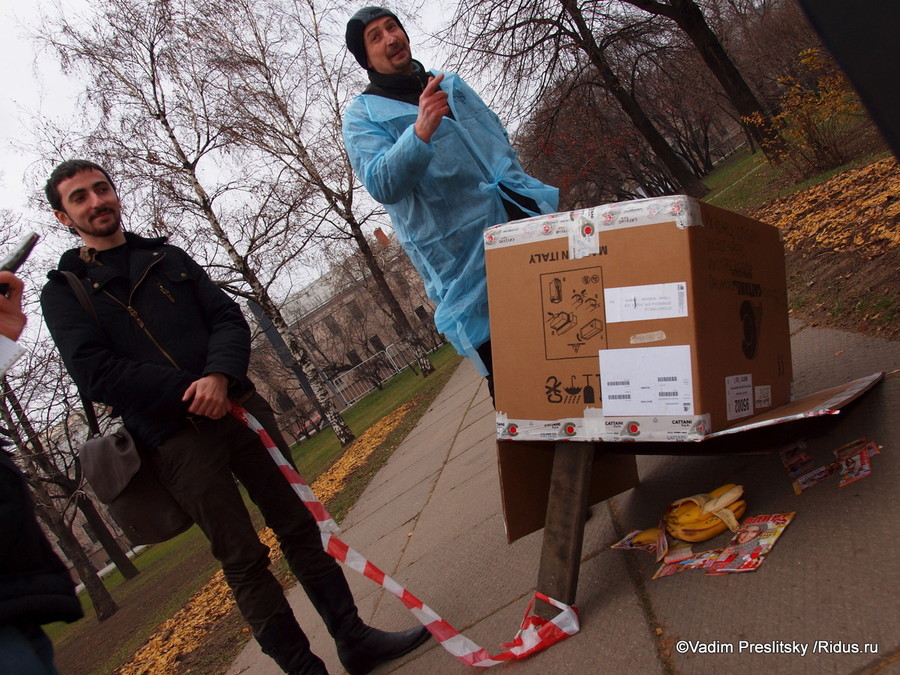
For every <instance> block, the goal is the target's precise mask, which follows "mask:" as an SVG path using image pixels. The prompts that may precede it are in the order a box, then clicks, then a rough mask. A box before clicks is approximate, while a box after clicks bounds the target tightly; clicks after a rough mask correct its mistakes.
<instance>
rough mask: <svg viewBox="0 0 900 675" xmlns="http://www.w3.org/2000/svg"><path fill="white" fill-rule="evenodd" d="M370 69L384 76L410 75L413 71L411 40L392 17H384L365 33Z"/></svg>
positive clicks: (377, 20) (364, 38) (374, 22)
mask: <svg viewBox="0 0 900 675" xmlns="http://www.w3.org/2000/svg"><path fill="white" fill-rule="evenodd" d="M363 44H365V47H366V60H367V61H368V62H369V68H371V69H373V70H374V71H375V72H377V73H382V74H383V75H401V74H403V75H409V74H410V73H411V72H412V71H413V64H412V52H411V51H410V49H409V38H408V37H406V33H405V32H404V31H403V29H402V28H401V27H400V26H399V25H398V24H397V21H396V20H395V19H394V17H392V16H383V17H381V18H379V19H375V20H374V21H372V22H371V23H369V24H367V25H366V28H365V30H364V31H363Z"/></svg>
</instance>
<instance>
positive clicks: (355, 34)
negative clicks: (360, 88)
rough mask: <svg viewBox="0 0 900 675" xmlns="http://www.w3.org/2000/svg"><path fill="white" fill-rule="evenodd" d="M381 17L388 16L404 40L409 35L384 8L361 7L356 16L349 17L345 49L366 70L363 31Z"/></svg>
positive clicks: (367, 63)
mask: <svg viewBox="0 0 900 675" xmlns="http://www.w3.org/2000/svg"><path fill="white" fill-rule="evenodd" d="M383 16H389V17H391V18H393V19H394V21H396V22H397V25H398V26H400V30H402V31H403V34H404V35H406V38H407V39H409V35H408V34H407V33H406V29H405V28H404V27H403V24H402V23H400V19H398V18H397V15H396V14H394V13H393V12H392V11H391V10H389V9H385V8H384V7H363V8H362V9H361V10H359V11H358V12H357V13H356V14H354V15H353V16H351V17H350V20H349V21H348V22H347V34H346V40H347V49H349V50H350V53H351V54H353V56H355V57H356V60H357V62H359V65H361V66H362V67H363V68H366V69H368V67H369V60H368V59H367V58H366V45H365V42H364V41H363V31H364V30H365V29H366V26H368V25H369V24H370V23H372V22H373V21H374V20H375V19H380V18H381V17H383Z"/></svg>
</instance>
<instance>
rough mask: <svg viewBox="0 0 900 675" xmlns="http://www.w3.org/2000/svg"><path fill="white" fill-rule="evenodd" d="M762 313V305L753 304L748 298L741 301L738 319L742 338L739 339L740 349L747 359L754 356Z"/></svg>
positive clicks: (757, 344) (757, 345)
mask: <svg viewBox="0 0 900 675" xmlns="http://www.w3.org/2000/svg"><path fill="white" fill-rule="evenodd" d="M761 314H762V307H761V306H759V305H757V306H756V307H754V306H753V303H751V302H750V301H749V300H744V302H742V303H741V309H740V320H741V326H742V327H743V340H741V350H742V351H743V352H744V356H746V357H747V358H748V359H752V358H755V357H756V350H757V348H758V347H759V324H760V319H761V318H762V317H761Z"/></svg>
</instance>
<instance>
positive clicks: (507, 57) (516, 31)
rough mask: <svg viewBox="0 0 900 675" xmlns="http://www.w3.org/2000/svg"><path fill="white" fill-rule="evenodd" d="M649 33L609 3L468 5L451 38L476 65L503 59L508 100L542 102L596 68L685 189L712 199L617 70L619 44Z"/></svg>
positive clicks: (461, 8)
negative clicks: (543, 94) (545, 94)
mask: <svg viewBox="0 0 900 675" xmlns="http://www.w3.org/2000/svg"><path fill="white" fill-rule="evenodd" d="M601 5H602V6H601ZM648 27H652V26H651V24H650V23H648V22H638V21H634V20H631V21H628V22H622V21H621V20H620V19H619V18H617V17H615V16H613V15H612V14H610V13H608V12H606V11H605V3H600V4H598V3H593V2H581V3H579V2H577V0H541V1H540V2H526V1H525V0H516V1H515V2H499V1H498V0H461V2H460V3H459V5H458V8H457V12H456V20H455V22H454V24H453V26H452V27H451V28H450V29H449V32H448V35H449V37H450V39H451V40H452V41H453V43H454V44H456V45H458V46H461V47H463V46H464V48H465V49H466V50H467V52H466V56H465V60H468V61H470V62H471V61H472V60H473V59H477V60H478V63H479V64H480V65H481V66H482V67H485V66H486V65H487V64H486V62H487V61H490V60H497V59H499V60H500V71H501V74H502V75H503V82H504V85H505V89H506V96H507V98H508V99H521V98H523V97H529V98H531V99H532V100H537V99H538V98H539V95H536V94H539V92H540V91H542V90H545V89H546V88H548V87H552V86H554V85H555V83H556V82H558V81H560V80H561V79H562V77H563V76H566V75H571V74H572V73H574V72H581V71H582V70H583V69H584V68H585V67H590V68H592V69H593V70H594V71H595V72H596V74H597V76H598V77H597V80H598V83H599V84H600V85H601V86H603V87H604V88H605V89H606V90H607V91H609V93H610V94H611V95H612V96H613V97H614V98H615V100H616V101H617V103H618V104H619V105H620V106H621V108H622V110H623V111H625V113H626V114H627V115H628V117H629V119H630V120H631V122H632V123H633V124H634V126H635V128H636V129H637V130H638V132H639V133H640V134H641V136H642V137H643V138H644V139H645V140H646V142H647V144H648V145H649V146H650V148H651V149H652V150H653V152H654V153H655V154H656V156H657V157H659V159H660V161H661V162H662V163H663V165H664V166H665V167H666V170H667V171H668V172H669V173H670V174H671V176H672V178H673V179H674V180H675V182H676V183H677V184H678V185H679V186H680V188H681V190H682V191H684V192H685V193H686V194H688V195H691V196H693V197H701V196H703V195H704V194H706V193H707V192H708V189H707V188H706V186H705V185H703V183H702V181H700V179H699V178H698V177H697V176H695V175H694V174H693V173H691V171H690V169H689V168H688V167H687V165H686V164H685V163H684V162H683V161H682V159H681V158H680V157H679V156H678V153H677V152H675V150H674V149H673V148H672V146H671V145H670V144H669V142H668V141H667V140H666V138H665V137H664V136H663V135H662V133H660V131H659V130H658V129H657V128H656V126H655V125H654V124H653V122H652V120H651V119H650V118H649V116H648V115H647V113H646V112H645V111H644V109H643V107H642V105H641V104H640V102H639V101H638V99H637V98H636V97H635V96H634V95H633V93H632V91H631V90H630V88H629V86H627V83H626V82H623V80H622V79H621V77H620V76H619V74H618V73H617V71H616V61H615V50H616V47H617V45H619V44H620V43H627V42H629V41H633V40H637V39H638V38H639V37H640V36H641V35H642V34H643V33H644V32H645V31H646V30H648ZM579 54H580V55H581V58H579ZM584 59H586V60H587V61H586V62H585V60H584ZM532 83H533V84H532ZM535 88H536V89H537V90H538V92H535V91H534V89H535ZM526 89H527V90H526Z"/></svg>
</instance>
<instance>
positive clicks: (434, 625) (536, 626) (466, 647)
mask: <svg viewBox="0 0 900 675" xmlns="http://www.w3.org/2000/svg"><path fill="white" fill-rule="evenodd" d="M231 414H232V415H233V416H234V417H236V418H237V419H239V420H240V421H242V422H243V423H244V424H246V425H247V426H248V427H250V429H252V430H253V431H255V432H256V433H258V434H259V437H260V439H261V440H262V443H263V445H264V446H265V447H266V449H267V450H268V451H269V454H270V455H271V457H272V459H273V460H274V461H275V463H276V464H277V465H278V466H279V467H280V468H281V472H282V473H283V474H284V477H285V478H287V480H288V482H289V483H290V484H291V486H292V487H293V488H294V492H296V493H297V495H298V496H299V497H300V499H301V500H302V501H303V503H304V504H305V505H306V507H307V508H308V509H309V510H310V512H311V513H312V514H313V517H314V518H315V519H316V522H317V523H318V524H319V530H320V531H321V533H322V546H323V547H324V548H325V551H326V552H328V554H329V555H331V556H332V557H333V558H335V559H336V560H338V561H340V562H342V563H344V564H345V565H346V566H347V567H350V568H351V569H354V570H356V571H357V572H359V573H360V574H362V575H363V576H365V577H368V578H369V579H371V580H372V581H374V582H375V583H377V584H379V585H380V586H382V587H383V588H384V589H385V590H387V591H388V592H389V593H391V594H393V595H394V596H396V597H397V598H398V599H399V600H400V602H402V603H403V604H404V605H406V607H407V608H408V609H409V610H410V611H411V612H412V614H413V616H415V617H416V619H417V620H418V621H419V622H420V623H421V624H422V625H423V626H425V628H427V629H428V631H429V632H430V633H431V634H432V635H433V636H434V637H435V639H436V640H437V641H438V642H440V644H441V646H442V647H443V648H444V649H446V650H447V651H448V652H450V653H451V654H452V655H453V656H455V657H456V658H457V659H459V660H460V661H462V662H463V663H465V664H466V665H469V666H477V667H481V668H486V667H488V666H496V665H497V664H499V663H504V662H505V661H510V660H513V659H521V658H524V657H526V656H528V655H529V654H534V653H535V652H539V651H541V650H542V649H546V648H547V647H549V646H550V645H552V644H555V643H557V642H559V641H560V640H563V639H565V638H567V637H569V636H570V635H574V634H575V633H577V632H578V630H579V624H578V611H577V610H576V609H575V607H570V606H569V605H566V604H564V603H562V602H558V601H557V600H554V599H552V598H549V597H547V596H546V595H544V594H543V593H535V597H534V598H533V599H532V600H531V602H530V603H529V605H528V607H527V608H526V610H525V617H524V618H523V620H522V623H521V625H520V626H519V632H518V633H516V636H515V638H513V640H512V642H509V643H506V644H504V645H503V646H504V647H506V650H505V651H504V652H501V653H500V654H497V655H494V656H491V655H490V654H489V653H488V652H487V650H485V649H484V648H482V647H479V646H478V645H477V644H475V643H474V642H472V641H471V640H470V639H469V638H467V637H466V636H465V635H463V634H461V633H460V632H459V631H458V630H456V629H455V628H454V627H453V626H451V625H450V624H449V623H447V622H446V621H444V620H443V619H442V618H441V617H440V616H439V615H438V614H437V613H436V612H435V611H434V610H433V609H431V608H430V607H429V606H428V605H426V604H425V603H423V602H422V601H421V600H419V599H418V598H417V597H416V596H415V595H413V594H412V593H410V592H409V591H408V590H406V589H405V588H403V586H401V585H400V584H398V583H397V582H396V581H395V580H394V579H392V578H391V577H389V576H388V575H387V574H385V573H384V572H382V571H381V570H380V569H379V568H378V567H376V566H375V565H373V564H372V563H371V562H370V561H369V560H367V559H366V558H365V557H364V556H362V555H361V554H360V553H359V552H358V551H355V550H354V549H352V548H350V547H349V546H347V544H345V543H344V542H343V541H341V540H340V539H339V538H338V537H337V536H335V535H336V534H337V533H338V532H340V528H339V527H338V524H337V523H336V522H335V521H334V519H333V518H332V517H331V515H330V514H329V513H328V511H327V510H326V509H325V507H324V506H323V505H322V502H320V501H319V500H318V499H317V498H316V495H315V493H314V492H313V491H312V489H311V488H310V487H309V485H307V483H306V481H304V480H303V478H302V477H301V476H300V474H299V473H297V471H296V470H295V469H294V467H293V466H291V465H290V463H289V462H288V461H287V460H286V459H285V457H284V456H283V455H282V454H281V451H280V450H279V449H278V447H277V446H276V445H275V443H274V442H273V441H272V438H271V437H270V436H269V434H268V433H267V432H266V430H265V429H263V426H262V425H261V424H260V423H259V421H257V419H256V418H255V417H253V415H251V414H250V413H249V412H247V411H246V410H244V408H242V407H241V406H239V405H238V404H236V403H232V406H231ZM535 599H541V600H544V601H545V602H549V603H550V604H551V605H553V606H554V607H557V608H558V609H560V610H562V611H561V612H560V614H558V615H557V616H556V617H555V618H554V619H552V620H549V621H548V620H547V619H543V618H541V617H538V616H533V615H530V614H531V609H532V607H533V606H534V600H535Z"/></svg>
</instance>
